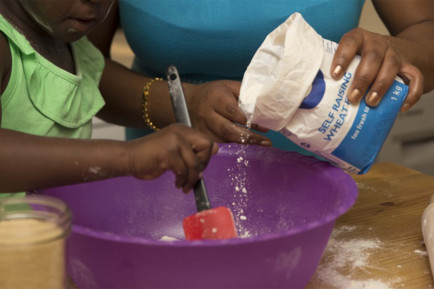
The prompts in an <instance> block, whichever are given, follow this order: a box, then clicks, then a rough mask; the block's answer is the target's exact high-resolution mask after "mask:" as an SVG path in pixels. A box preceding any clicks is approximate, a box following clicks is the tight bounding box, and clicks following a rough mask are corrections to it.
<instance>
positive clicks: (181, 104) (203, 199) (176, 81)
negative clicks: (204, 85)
mask: <svg viewBox="0 0 434 289" xmlns="http://www.w3.org/2000/svg"><path fill="white" fill-rule="evenodd" d="M167 83H168V85H169V93H170V99H171V100H172V107H173V111H174V113H175V120H176V122H178V123H183V124H185V125H188V126H189V127H191V121H190V116H189V114H188V109H187V103H186V102H185V96H184V91H183V89H182V84H181V79H180V78H179V74H178V70H177V69H176V67H175V66H173V65H172V66H169V68H168V69H167ZM194 198H195V200H196V207H197V211H198V212H201V211H204V210H208V209H211V205H210V203H209V199H208V194H207V191H206V188H205V183H204V182H203V179H200V180H199V181H198V182H197V183H196V185H195V186H194Z"/></svg>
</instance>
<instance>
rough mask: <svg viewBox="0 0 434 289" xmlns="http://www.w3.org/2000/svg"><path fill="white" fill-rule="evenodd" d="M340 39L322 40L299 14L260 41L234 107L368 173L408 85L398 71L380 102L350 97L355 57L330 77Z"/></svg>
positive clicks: (342, 163) (345, 166) (348, 166)
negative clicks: (335, 76)
mask: <svg viewBox="0 0 434 289" xmlns="http://www.w3.org/2000/svg"><path fill="white" fill-rule="evenodd" d="M336 48H337V43H335V42H332V41H329V40H327V39H323V38H322V37H321V36H320V35H319V34H318V33H317V32H316V31H315V30H314V29H313V28H312V27H311V26H310V25H309V24H308V23H307V22H306V21H305V20H304V19H303V17H302V16H301V15H300V14H299V13H294V14H293V15H291V16H290V17H289V18H288V19H287V20H286V21H285V22H284V23H283V24H281V25H280V26H279V27H277V28H276V29H275V30H274V31H273V32H271V33H270V34H269V35H268V36H267V38H266V39H265V40H264V42H263V43H262V45H261V46H260V47H259V49H258V51H257V52H256V53H255V55H254V57H253V59H252V61H251V62H250V64H249V66H248V68H247V70H246V72H245V74H244V77H243V81H242V84H241V91H240V96H239V106H240V108H241V109H242V110H243V112H244V113H245V114H246V116H247V118H248V119H249V121H251V122H252V123H257V124H260V125H262V126H264V127H267V128H269V129H272V130H275V131H279V132H281V133H282V134H283V135H285V136H286V137H287V138H289V139H290V140H291V141H293V142H294V143H296V144H298V145H299V146H301V147H303V148H305V149H307V150H309V151H311V152H313V153H315V154H316V155H318V156H320V157H322V158H325V159H327V160H329V161H330V162H332V163H333V164H335V165H337V166H339V167H341V168H343V169H344V170H346V171H348V172H350V173H354V174H363V173H366V172H367V171H368V170H369V168H370V167H371V165H372V164H373V162H374V160H375V158H376V156H377V154H378V152H379V151H380V149H381V147H382V145H383V143H384V141H385V139H386V137H387V135H388V133H389V131H390V129H391V128H392V125H393V123H394V121H395V118H396V115H397V114H398V112H399V110H400V108H401V105H402V103H403V102H404V100H405V97H406V96H407V92H408V87H407V86H406V85H405V84H404V83H403V81H402V80H401V79H400V78H399V77H396V78H395V81H394V83H393V84H392V85H391V87H390V88H389V90H388V91H387V93H386V94H385V95H384V97H383V99H382V100H381V102H380V104H379V105H378V106H377V107H369V106H367V105H366V103H365V101H364V100H363V101H361V102H360V104H358V105H353V104H350V103H349V102H348V96H347V95H348V89H349V88H350V86H351V83H352V81H353V77H354V72H355V70H356V67H357V65H358V63H359V62H360V57H356V58H355V59H354V60H353V61H352V63H351V65H350V66H349V67H348V69H347V71H346V72H345V74H344V76H343V77H342V78H341V79H339V80H334V79H333V78H332V77H331V75H330V68H331V64H332V60H333V55H334V53H335V51H336Z"/></svg>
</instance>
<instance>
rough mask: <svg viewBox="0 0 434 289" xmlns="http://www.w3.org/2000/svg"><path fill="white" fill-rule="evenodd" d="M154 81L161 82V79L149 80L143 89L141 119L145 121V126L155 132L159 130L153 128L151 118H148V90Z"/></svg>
mask: <svg viewBox="0 0 434 289" xmlns="http://www.w3.org/2000/svg"><path fill="white" fill-rule="evenodd" d="M156 81H163V79H162V78H161V77H154V78H152V79H151V80H149V81H148V83H146V85H145V86H144V87H143V119H144V120H145V123H146V125H147V126H148V127H149V128H151V129H153V130H155V131H157V130H159V128H158V127H156V126H155V124H154V123H153V122H152V121H151V118H150V116H149V110H148V106H149V101H148V97H149V90H150V89H151V86H152V84H153V83H154V82H156Z"/></svg>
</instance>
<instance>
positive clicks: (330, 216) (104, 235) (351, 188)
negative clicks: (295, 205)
mask: <svg viewBox="0 0 434 289" xmlns="http://www.w3.org/2000/svg"><path fill="white" fill-rule="evenodd" d="M326 169H327V170H338V171H340V172H338V173H341V174H342V177H343V180H342V182H344V183H345V188H346V190H347V193H346V194H344V197H343V198H341V205H340V206H339V207H338V208H337V209H336V210H334V211H331V212H329V213H327V214H326V215H325V216H324V217H323V218H321V219H320V220H316V221H312V222H309V223H306V224H303V226H299V227H297V228H294V229H291V230H286V231H280V232H271V233H265V234H261V235H259V236H252V237H248V238H241V237H239V238H232V239H226V240H194V241H187V240H183V239H182V240H179V239H176V240H173V241H172V240H157V239H150V238H145V237H137V236H124V235H121V234H117V233H111V232H104V231H99V230H95V229H91V228H88V227H84V226H81V225H77V224H73V225H72V232H73V233H74V234H79V235H86V236H89V237H92V238H97V239H104V240H106V241H111V242H122V243H128V244H145V245H151V246H158V247H165V246H176V247H192V246H201V247H217V246H222V245H225V246H229V245H240V244H247V243H254V242H265V241H270V240H275V239H279V238H282V237H289V236H293V235H297V234H302V233H307V232H310V231H312V230H316V229H319V228H320V227H322V226H325V225H327V224H329V223H334V222H335V221H336V219H337V218H339V217H340V216H342V215H343V214H344V213H346V212H347V211H348V210H349V209H351V207H352V206H353V205H354V203H355V202H356V200H357V197H358V187H357V184H356V182H355V181H354V180H353V179H352V178H351V176H350V175H348V174H347V173H345V172H344V171H343V170H342V169H340V168H337V167H334V166H331V165H330V168H326Z"/></svg>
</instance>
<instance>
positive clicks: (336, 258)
mask: <svg viewBox="0 0 434 289" xmlns="http://www.w3.org/2000/svg"><path fill="white" fill-rule="evenodd" d="M355 229H356V227H354V226H341V227H339V228H335V230H334V231H333V233H332V235H331V236H330V240H329V242H328V244H327V247H326V249H325V253H324V256H323V258H325V261H326V262H322V264H320V266H319V267H318V269H317V272H316V278H318V279H319V280H321V282H323V283H324V284H327V285H329V286H332V287H334V288H339V289H341V288H345V289H364V288H368V289H370V288H372V289H374V288H375V289H393V287H391V286H392V284H389V283H388V282H384V281H382V280H379V279H374V278H372V279H367V280H366V279H365V280H357V277H356V276H357V275H356V274H357V272H366V271H370V270H372V269H373V270H381V268H374V267H372V266H371V265H370V264H369V256H370V253H371V252H373V251H375V250H381V249H382V246H383V244H382V242H381V241H380V240H378V239H375V238H374V239H373V238H366V239H359V238H358V239H345V240H339V238H338V237H339V236H341V235H342V234H344V233H348V232H351V231H354V230H355ZM397 281H399V280H397Z"/></svg>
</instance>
